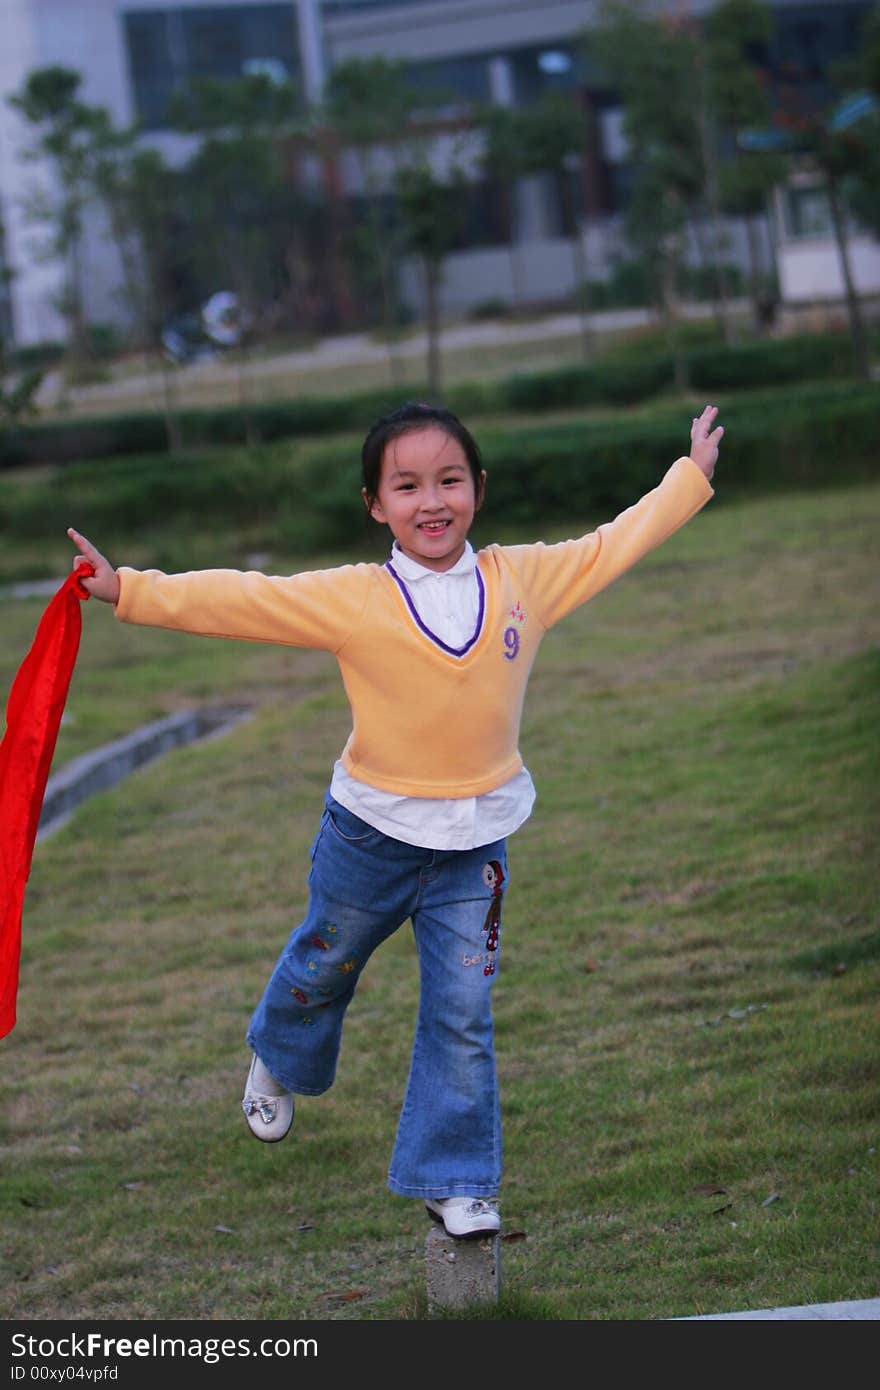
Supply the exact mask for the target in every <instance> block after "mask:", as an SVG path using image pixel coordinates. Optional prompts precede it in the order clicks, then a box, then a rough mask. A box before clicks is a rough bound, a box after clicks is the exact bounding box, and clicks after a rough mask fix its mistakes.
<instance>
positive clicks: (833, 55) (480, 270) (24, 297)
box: [0, 0, 874, 344]
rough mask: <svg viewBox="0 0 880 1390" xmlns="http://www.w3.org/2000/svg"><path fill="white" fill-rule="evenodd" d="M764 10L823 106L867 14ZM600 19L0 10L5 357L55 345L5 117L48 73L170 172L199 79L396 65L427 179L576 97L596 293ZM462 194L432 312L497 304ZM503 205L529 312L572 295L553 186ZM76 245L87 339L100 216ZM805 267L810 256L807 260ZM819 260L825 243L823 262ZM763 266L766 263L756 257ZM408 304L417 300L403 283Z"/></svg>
mask: <svg viewBox="0 0 880 1390" xmlns="http://www.w3.org/2000/svg"><path fill="white" fill-rule="evenodd" d="M712 3H713V0H658V4H660V5H661V7H663V8H665V9H666V10H668V11H669V12H671V13H690V14H692V15H699V14H701V13H703V12H705V11H706V10H708V9H711V8H712ZM771 4H772V8H773V10H774V12H775V16H776V21H777V25H776V38H775V40H774V44H773V48H772V51H771V52H770V54H769V63H770V66H771V69H772V68H773V66H774V65H776V66H777V67H778V69H779V72H780V73H782V74H783V75H784V73H785V72H788V73H789V74H790V73H791V72H792V71H794V70H796V71H797V72H798V74H799V81H801V82H802V83H803V84H805V85H806V86H807V87H809V86H810V85H811V84H812V86H813V87H814V88H815V89H816V90H820V89H821V88H822V86H823V84H824V83H826V82H827V76H828V71H829V66H830V65H831V64H832V63H833V62H834V61H835V59H837V58H840V57H844V56H847V55H848V54H851V53H852V52H853V49H854V45H855V44H856V42H857V35H858V29H859V25H860V23H861V21H862V20H863V18H864V16H865V14H866V13H867V12H868V10H869V9H870V8H871V4H872V0H835V3H833V4H830V3H822V2H821V0H771ZM597 9H598V0H543V3H536V2H535V0H324V2H323V3H321V0H283V2H280V3H266V2H265V0H180V3H177V4H172V3H169V0H0V22H2V42H0V272H2V270H3V267H4V266H5V267H6V268H7V270H8V271H9V272H11V278H9V279H8V281H7V282H6V283H7V288H6V289H5V291H0V330H2V329H3V325H4V323H5V325H6V332H7V333H8V332H9V329H10V325H11V329H12V334H13V336H14V340H15V341H16V342H17V343H19V344H24V343H29V342H38V341H44V340H48V339H53V338H58V337H60V336H62V334H63V321H62V319H61V317H60V315H59V312H58V309H57V297H58V293H59V289H60V284H61V275H60V271H59V267H58V265H57V263H55V262H53V260H52V257H51V255H50V254H47V250H48V249H47V248H46V247H45V245H43V246H41V245H40V235H41V234H40V233H39V231H38V230H36V229H35V227H34V224H33V222H32V221H30V220H29V218H28V214H27V200H28V198H29V197H30V196H31V194H32V192H33V189H34V187H35V185H36V184H38V183H39V179H40V170H39V166H38V165H35V164H33V163H27V162H23V161H22V158H21V152H22V150H23V149H24V148H25V147H26V146H27V143H28V138H29V132H28V129H27V127H26V125H25V124H24V123H23V122H22V120H21V119H20V117H19V116H18V114H17V113H16V112H15V111H14V110H13V109H11V108H10V106H9V104H8V101H7V98H8V96H9V95H10V94H12V93H14V92H16V91H17V90H20V88H21V86H22V84H23V82H24V81H25V79H26V77H27V74H28V73H29V72H31V71H32V70H34V69H36V68H41V67H46V66H49V65H52V64H59V65H63V66H65V67H69V68H74V69H76V70H77V71H78V72H80V73H81V74H82V78H83V86H82V89H81V96H82V99H83V100H84V101H86V102H88V103H90V104H93V105H101V106H104V107H106V108H107V109H108V110H109V112H110V114H111V115H112V117H113V118H114V120H115V121H117V122H118V123H119V124H121V125H127V124H130V123H131V122H134V121H138V122H140V124H141V126H142V128H143V130H144V132H145V135H144V138H145V139H149V140H151V141H153V142H155V143H156V144H158V145H159V146H161V147H162V149H163V150H164V152H165V153H166V155H167V156H168V157H170V158H172V159H174V158H182V157H183V156H184V154H185V153H186V151H187V150H188V149H189V148H191V145H190V144H188V143H187V142H186V140H184V138H183V137H181V136H179V135H177V134H175V133H174V132H173V131H171V130H170V128H169V119H168V114H169V103H170V100H171V96H172V94H173V92H174V91H175V89H176V88H178V87H179V86H181V85H186V84H187V83H188V82H189V81H191V80H192V79H194V78H198V77H219V78H222V77H228V78H234V77H238V76H240V75H242V74H244V73H249V72H266V73H268V74H270V75H276V76H279V77H288V78H291V79H293V80H294V81H295V82H296V83H297V84H298V85H299V87H300V90H301V91H302V93H303V95H304V99H305V101H306V102H308V103H317V102H318V101H319V100H320V98H321V93H322V90H323V86H324V82H325V79H326V75H327V73H328V72H329V71H330V70H331V69H332V67H333V66H334V64H336V63H339V62H341V61H343V60H344V59H347V58H351V57H366V56H370V55H376V54H379V55H382V56H384V57H385V58H389V59H396V60H400V61H402V62H404V63H405V64H407V66H408V69H409V70H410V72H411V74H412V76H413V78H414V79H415V81H416V83H417V84H418V86H419V89H420V90H423V91H425V92H426V93H427V92H430V91H437V92H442V93H443V97H442V100H441V101H440V103H439V106H435V115H436V116H437V118H438V120H439V121H440V126H439V127H438V129H440V130H441V131H445V132H446V133H445V134H443V133H441V134H439V135H438V138H437V141H436V150H435V153H436V158H437V159H438V161H440V162H441V163H442V161H443V159H444V157H445V156H444V151H446V152H447V153H448V149H451V146H452V142H453V140H454V141H455V143H456V146H457V147H458V146H460V144H461V141H462V132H463V131H466V129H467V124H468V116H469V113H470V112H472V111H473V110H474V108H475V107H476V106H478V105H482V104H485V103H488V102H493V103H496V104H500V105H510V106H523V105H527V104H529V103H530V102H532V101H534V100H535V99H536V98H537V97H539V96H540V95H541V94H542V93H543V92H546V91H549V90H562V91H572V92H577V94H578V97H579V99H580V100H581V101H582V102H583V103H584V104H585V105H587V106H589V107H590V109H591V110H592V112H593V115H594V117H595V120H594V123H593V124H594V127H595V129H596V131H597V132H598V135H597V140H596V145H595V148H594V149H591V150H589V151H586V152H585V158H584V159H583V161H582V164H581V167H580V168H579V169H578V170H577V172H576V179H577V184H578V189H579V198H580V206H581V211H582V219H581V227H582V241H583V246H584V251H585V254H586V261H587V264H588V265H589V266H590V274H591V276H595V277H597V278H599V277H601V276H602V274H603V273H604V272H605V271H606V269H607V267H608V265H609V263H610V260H611V258H612V257H613V255H614V254H615V252H619V248H620V241H621V234H620V216H619V214H620V209H621V207H622V206H623V205H624V203H625V200H626V194H627V178H628V166H627V151H626V145H625V142H624V140H623V136H622V112H621V109H620V106H619V104H618V102H617V100H616V98H615V96H614V93H613V92H609V91H607V90H604V89H603V88H602V86H601V84H600V82H599V79H598V76H597V74H596V73H595V71H593V70H592V68H591V65H590V61H589V57H588V46H587V47H586V48H585V45H584V44H583V42H582V36H583V34H584V32H585V31H587V30H588V29H589V26H590V24H591V22H592V21H593V20H594V18H595V15H596V12H597ZM444 141H445V144H444ZM478 150H479V142H478V139H477V138H476V137H472V143H471V156H472V168H474V169H476V159H477V154H478ZM467 157H468V156H467V141H466V140H465V158H466V159H467ZM43 177H45V173H44V174H43ZM341 177H342V186H343V189H344V191H345V193H346V194H347V195H348V196H350V197H351V198H352V199H354V200H356V199H357V198H358V196H359V194H361V193H362V191H363V190H362V189H360V188H359V186H358V172H357V166H356V162H355V161H344V162H343V168H342V174H341ZM471 193H472V198H471V205H470V206H469V208H468V210H467V211H468V217H467V231H466V233H465V234H464V235H463V238H462V245H461V247H460V249H459V250H458V251H457V252H456V253H455V254H454V255H453V256H452V257H451V258H450V261H449V263H448V265H447V268H446V275H445V281H444V309H445V310H446V311H447V312H462V311H466V310H468V309H472V308H473V307H474V306H475V305H477V304H479V303H480V302H482V301H488V300H500V301H504V300H510V298H511V279H510V276H511V268H510V258H509V255H508V253H507V251H506V250H505V249H504V247H503V246H502V244H501V242H502V238H501V236H500V234H499V228H498V225H497V219H496V216H495V210H494V209H493V206H492V200H491V197H490V196H489V191H488V190H487V188H486V187H485V186H484V185H482V184H481V183H480V180H479V179H478V178H477V177H476V176H475V177H474V180H473V183H472V187H471ZM517 198H518V208H517V213H518V217H517V237H518V242H519V249H520V255H521V261H522V275H523V281H524V283H525V285H526V286H527V289H528V298H529V299H530V300H531V301H532V302H535V303H547V304H549V303H553V302H559V301H560V300H562V299H563V298H564V297H565V296H566V295H569V294H570V293H571V291H572V289H573V288H574V286H575V278H576V262H575V261H574V260H573V258H572V255H571V250H570V246H569V244H568V242H567V240H566V239H565V238H564V237H563V235H562V209H561V190H560V188H559V186H558V180H555V179H554V178H553V177H551V176H549V175H547V176H541V177H535V178H531V179H527V180H522V181H521V183H520V186H519V188H518V191H517ZM819 202H821V198H820V199H819ZM804 207H805V204H804V201H803V194H802V190H801V186H800V185H799V184H795V185H793V186H792V188H791V189H788V190H783V191H782V192H781V193H780V198H779V200H778V205H777V231H778V236H779V241H780V250H782V251H785V250H786V248H787V247H788V244H789V243H794V244H795V249H796V251H797V250H798V249H799V250H800V251H801V252H804V253H805V252H806V251H807V243H809V242H811V241H816V240H817V237H818V235H819V232H820V227H819V223H818V222H817V217H819V214H818V213H816V212H814V214H812V215H811V216H800V215H799V212H798V209H801V210H803V209H804ZM728 230H729V233H730V238H731V252H730V254H731V255H732V256H733V257H734V258H739V257H744V254H745V252H744V246H743V244H742V233H741V229H739V228H738V227H737V226H736V225H735V224H732V225H731V226H730V227H729V229H728ZM90 231H91V234H90V236H89V239H88V247H87V252H86V254H87V257H88V261H87V276H86V280H87V286H88V301H89V302H88V312H89V316H90V318H91V319H92V320H93V321H97V322H102V321H103V322H112V321H114V320H119V319H120V317H123V316H124V305H123V304H122V302H121V300H120V297H119V284H120V278H121V277H120V274H119V267H118V265H117V264H116V262H115V258H114V252H113V249H112V246H111V245H110V244H109V243H108V241H107V239H106V238H105V237H103V236H102V234H101V228H100V224H99V220H98V218H97V216H95V217H94V219H93V225H92V227H91V229H90ZM821 236H822V237H824V236H825V232H824V229H823V230H822V231H821ZM813 251H814V253H816V254H817V248H816V247H814V248H813ZM826 252H827V239H826V247H825V250H824V251H823V252H822V254H823V255H824V254H825V253H826ZM765 253H766V255H767V256H768V258H769V257H770V255H771V244H770V240H769V239H768V241H767V244H766V247H765ZM816 254H814V256H813V260H812V261H809V258H808V257H807V259H804V258H803V256H802V258H801V259H802V261H803V264H807V263H808V261H809V264H810V265H812V266H813V270H811V271H810V272H809V273H808V274H807V276H806V279H805V278H804V275H803V274H801V273H800V272H798V271H797V269H796V268H795V269H793V270H792V271H791V274H790V275H789V280H790V281H791V284H790V285H788V284H787V282H785V283H786V287H787V288H788V289H789V290H790V291H791V293H792V294H793V295H794V297H795V298H796V297H797V295H798V294H800V293H804V294H806V296H807V297H810V296H812V297H821V296H822V295H823V294H827V293H830V294H832V295H834V294H835V293H837V290H836V288H835V286H834V284H833V276H832V277H831V278H828V274H830V272H828V274H826V271H827V270H828V265H827V256H826V270H825V271H821V272H817V273H814V271H815V267H816V265H818V264H819V261H817V259H816ZM796 260H797V256H795V259H794V260H793V261H792V262H791V265H792V266H794V264H795V261H796ZM820 260H821V257H820ZM870 261H871V257H870V255H868V254H867V253H866V254H865V255H863V256H862V257H861V259H860V260H859V267H860V268H859V271H858V273H859V275H860V276H862V277H863V279H865V277H866V279H867V280H870V279H871V277H872V275H873V273H874V272H873V270H872V268H871V265H870V264H869V262H870ZM786 273H787V274H788V272H786ZM3 283H4V281H3V280H2V279H0V285H2V284H3ZM805 285H807V286H808V288H807V289H806V290H805V289H804V286H805ZM865 287H867V283H866V285H865ZM410 290H411V294H412V295H413V296H414V297H415V296H416V294H417V290H416V284H415V281H414V280H411V281H410Z"/></svg>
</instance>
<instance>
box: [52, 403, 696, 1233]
mask: <svg viewBox="0 0 880 1390" xmlns="http://www.w3.org/2000/svg"><path fill="white" fill-rule="evenodd" d="M716 415H717V410H716V408H715V407H714V406H707V407H706V409H705V410H704V411H703V413H702V415H700V417H699V418H698V419H695V420H694V421H693V426H692V429H691V450H690V456H689V457H683V458H680V459H678V461H677V462H676V463H674V464H673V465H672V467H671V468H670V469H669V471H668V472H667V474H666V475H665V477H664V478H663V479H662V481H661V482H660V484H659V486H657V487H656V488H655V489H654V490H653V491H652V492H649V493H648V494H647V495H646V496H645V497H643V498H642V500H641V501H640V502H637V503H636V504H635V506H633V507H630V508H629V509H628V510H627V511H625V512H623V513H622V514H621V515H620V516H618V517H617V519H616V520H615V521H613V522H610V523H608V524H606V525H604V526H600V527H599V528H598V530H597V531H595V532H591V533H590V534H588V535H586V536H583V537H582V538H581V539H579V540H570V541H564V542H562V543H561V544H558V545H544V544H543V543H540V542H539V543H538V544H536V545H518V546H499V545H490V546H487V547H486V548H485V549H484V550H481V551H480V552H479V554H475V552H474V551H473V549H472V548H471V546H470V544H469V542H468V532H469V530H470V527H471V523H472V521H473V518H474V513H475V512H476V511H477V510H478V508H479V507H480V505H481V503H482V500H483V496H484V492H485V486H486V474H485V472H484V470H483V468H482V464H481V460H480V454H479V450H478V448H477V445H476V443H475V441H474V440H473V438H472V437H471V435H470V433H469V432H468V431H467V430H466V429H465V427H464V426H463V425H462V423H461V422H460V421H459V420H458V419H457V418H456V416H454V415H453V414H452V413H451V412H449V411H447V410H445V409H441V408H437V407H434V406H429V405H421V404H418V405H416V404H409V405H405V406H403V407H401V409H399V410H397V411H395V412H394V413H393V414H391V415H388V416H386V417H385V418H384V419H382V420H380V421H378V423H377V424H375V425H374V426H373V428H372V429H371V430H370V432H369V434H368V435H367V438H366V440H365V442H364V446H363V450H362V465H363V489H362V495H363V500H364V503H365V506H366V508H367V510H368V512H369V514H370V515H371V516H372V517H374V518H375V519H376V520H377V521H379V522H381V523H384V524H386V525H387V526H388V527H389V529H390V531H391V533H392V536H393V538H394V539H393V546H392V550H391V556H390V558H389V559H388V560H387V561H386V563H385V564H384V565H377V564H356V565H343V566H341V567H340V568H337V569H329V570H316V571H311V572H306V573H302V574H294V575H290V576H285V577H279V576H274V577H270V576H268V575H264V574H257V573H247V574H243V573H239V572H237V571H232V570H205V571H199V572H195V573H190V574H176V575H165V574H161V573H159V572H158V571H156V570H148V571H145V572H143V573H140V572H137V571H135V570H132V569H128V568H122V569H120V570H119V571H116V570H115V569H114V568H113V567H112V566H111V565H110V564H109V562H108V561H107V560H106V559H105V558H104V556H103V555H101V554H100V553H99V551H97V550H96V549H95V547H94V546H93V545H92V544H91V543H90V542H89V541H88V540H86V538H85V537H84V536H81V535H79V534H78V533H77V532H76V531H73V530H70V531H69V532H68V535H69V536H70V537H71V539H72V540H73V542H74V543H75V545H76V546H77V549H78V551H79V554H78V556H77V557H76V559H75V561H74V566H75V567H76V565H77V564H78V563H79V562H80V560H81V559H82V558H83V557H84V558H85V559H86V560H88V561H90V562H91V564H92V565H93V566H94V570H95V573H94V577H93V578H86V579H84V580H83V583H84V584H85V587H86V588H87V589H88V590H89V591H90V592H91V593H92V594H94V595H95V597H96V598H99V599H103V600H105V601H106V602H108V603H113V604H115V611H116V615H117V617H119V618H120V619H122V620H123V621H125V622H133V623H146V624H150V625H153V626H158V627H167V628H177V629H181V630H184V631H187V632H194V633H201V634H204V635H209V636H216V637H237V638H243V639H245V640H251V641H275V642H282V643H288V644H290V645H292V646H302V647H319V648H323V649H324V650H327V651H332V652H333V653H334V654H335V656H336V658H337V660H338V662H339V665H340V668H341V672H342V678H343V681H344V683H345V688H346V692H347V694H348V698H349V701H350V703H351V709H352V718H353V728H352V732H351V735H350V737H349V739H348V741H347V743H346V745H345V748H344V749H343V751H342V754H341V757H340V758H339V760H338V761H337V763H336V765H335V767H334V770H333V777H332V781H331V785H330V789H329V792H328V794H327V797H326V801H325V806H324V813H323V816H322V818H321V824H320V828H319V830H318V834H317V837H316V839H315V841H314V843H313V845H312V848H311V871H310V874H309V888H310V902H309V908H308V912H307V915H306V918H305V920H304V922H303V923H302V924H301V925H300V926H299V927H297V929H296V930H295V931H294V932H293V933H292V935H291V937H290V939H289V941H288V943H287V945H286V946H285V948H284V950H283V951H282V953H281V956H280V958H279V960H278V963H277V965H276V966H275V970H274V972H273V974H272V976H271V978H270V980H269V982H268V984H267V986H266V989H265V991H264V993H263V997H262V999H261V1000H260V1002H259V1004H258V1005H257V1007H256V1010H255V1012H254V1014H253V1017H252V1018H251V1021H250V1026H249V1028H248V1032H247V1041H248V1044H249V1045H250V1048H251V1050H252V1054H253V1055H252V1058H251V1063H250V1069H249V1071H248V1076H247V1082H246V1086H245V1092H244V1099H243V1102H242V1104H243V1109H244V1113H245V1117H246V1120H247V1124H248V1126H249V1128H250V1130H251V1133H252V1134H254V1135H255V1136H256V1138H257V1139H260V1140H263V1141H265V1142H269V1143H274V1142H276V1141H278V1140H280V1139H283V1138H284V1136H285V1135H286V1134H287V1132H288V1130H289V1129H290V1126H291V1124H292V1121H293V1108H294V1099H293V1098H294V1094H296V1093H299V1094H300V1095H319V1094H320V1093H321V1092H323V1091H326V1090H327V1089H328V1087H329V1086H331V1085H332V1082H333V1079H334V1074H335V1070H336V1060H337V1056H338V1052H339V1045H340V1039H341V1033H342V1024H343V1019H344V1015H345V1010H346V1008H347V1006H348V1004H349V1002H350V1001H351V998H352V996H353V994H354V991H355V987H356V985H357V981H358V979H359V977H360V974H361V971H362V970H363V968H364V966H365V964H366V962H367V960H368V959H369V957H370V955H371V953H372V952H373V951H374V950H375V948H376V947H377V946H378V945H379V944H380V942H382V941H383V940H384V939H385V938H386V937H387V936H389V935H390V934H391V933H392V932H393V931H396V929H397V928H398V927H399V926H400V925H401V924H402V923H403V922H405V921H406V919H407V918H411V920H412V925H413V930H414V932H415V938H416V943H417V947H418V955H419V968H420V983H421V993H420V1001H419V1014H418V1022H417V1027H416V1035H415V1041H414V1045H413V1051H412V1060H411V1066H410V1073H409V1080H408V1082H407V1088H406V1094H405V1098H404V1102H403V1108H402V1111H401V1115H400V1121H399V1125H398V1131H397V1138H396V1142H395V1145H394V1151H393V1154H392V1158H391V1164H390V1169H389V1174H388V1185H389V1187H390V1188H391V1189H392V1190H393V1191H394V1192H398V1193H400V1194H401V1195H403V1196H407V1197H416V1198H420V1199H421V1200H422V1201H424V1202H425V1205H426V1207H427V1209H428V1211H429V1213H430V1214H431V1215H432V1216H433V1217H434V1218H435V1219H437V1220H438V1221H442V1222H443V1224H444V1226H445V1228H446V1230H447V1231H448V1232H450V1234H452V1235H456V1236H466V1235H472V1234H478V1233H485V1232H492V1231H497V1230H498V1229H499V1225H500V1217H499V1212H498V1201H497V1195H498V1188H499V1184H500V1180H501V1126H500V1118H499V1106H498V1087H497V1080H496V1071H495V1055H494V1047H493V1035H492V1013H491V1001H490V993H491V988H492V983H493V981H494V979H495V972H496V968H497V962H498V952H499V945H500V928H501V905H502V901H503V898H504V894H505V892H506V889H507V883H508V866H507V853H506V848H505V840H506V837H507V836H508V835H510V834H511V833H512V832H513V831H514V830H516V829H517V828H518V827H519V826H520V825H521V824H522V823H523V821H525V820H526V818H527V817H528V815H529V813H530V811H531V808H532V803H533V801H534V795H535V794H534V788H533V786H532V781H531V778H530V777H529V774H528V772H527V770H526V769H525V767H524V766H523V762H522V758H521V757H520V754H519V750H518V746H517V741H518V735H519V723H520V714H521V711H522V703H523V696H524V694H525V689H526V682H527V680H528V676H529V672H530V670H531V666H532V662H533V661H534V658H535V654H536V652H537V649H538V645H539V643H540V641H541V639H542V637H543V636H544V633H545V632H546V631H547V630H548V628H550V627H552V625H553V624H554V623H556V622H558V621H559V619H560V618H562V617H564V616H565V614H567V613H569V612H570V611H571V610H572V609H573V608H575V607H576V606H577V605H578V604H581V603H584V602H585V601H586V600H587V599H589V598H591V597H592V596H593V595H594V594H596V593H598V592H599V590H600V589H603V588H604V587H605V586H606V585H608V584H610V583H611V582H612V580H614V579H616V578H617V577H618V576H619V575H621V574H623V572H624V571H625V570H627V569H629V567H630V566H631V565H633V564H635V562H636V561H637V560H638V559H640V558H641V556H643V555H645V554H646V553H647V552H648V551H650V550H652V549H653V548H654V547H655V546H657V545H659V544H660V543H661V542H662V541H664V540H665V539H666V538H667V537H668V536H670V535H671V534H672V533H673V532H674V531H675V530H677V529H678V527H680V526H681V525H683V523H684V522H686V521H687V520H688V519H689V518H690V517H691V516H693V515H694V513H695V512H697V511H699V509H700V508H701V507H702V506H703V505H704V504H705V503H706V502H707V501H708V499H709V498H710V497H711V496H712V491H713V490H712V488H711V487H710V485H709V479H710V478H711V477H712V474H713V471H714V467H715V462H716V459H717V455H718V445H719V443H720V440H721V436H722V434H723V430H722V429H721V427H720V426H716V425H715V418H716Z"/></svg>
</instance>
